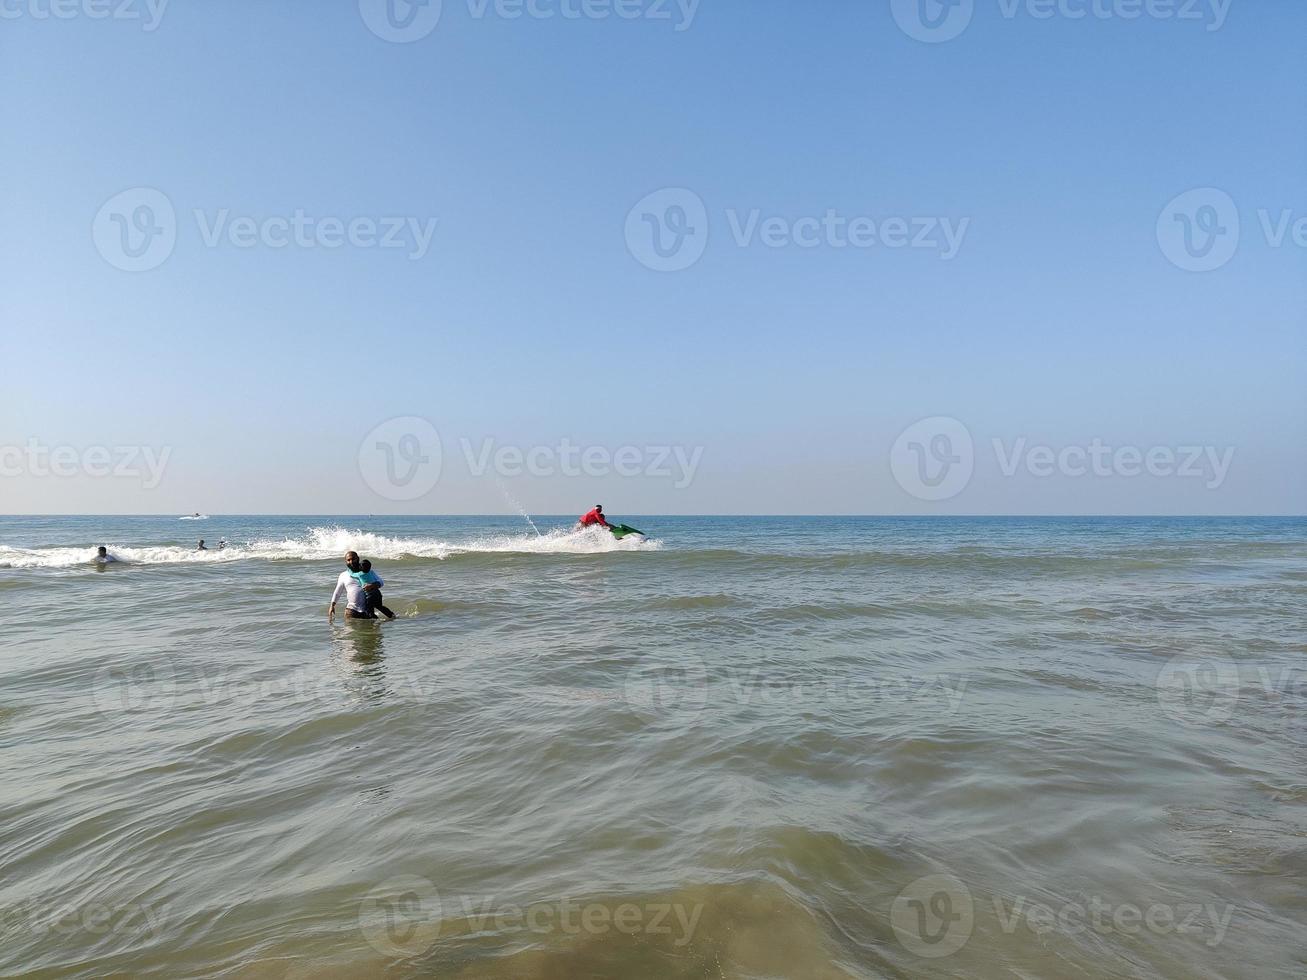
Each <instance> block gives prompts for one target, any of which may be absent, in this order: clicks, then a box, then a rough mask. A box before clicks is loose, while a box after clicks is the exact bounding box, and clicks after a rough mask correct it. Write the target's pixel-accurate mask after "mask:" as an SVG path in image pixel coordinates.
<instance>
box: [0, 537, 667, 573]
mask: <svg viewBox="0 0 1307 980" xmlns="http://www.w3.org/2000/svg"><path fill="white" fill-rule="evenodd" d="M106 545H107V547H108V550H109V554H111V555H113V556H114V557H115V558H117V559H118V561H119V562H125V563H128V564H133V565H180V564H188V565H205V564H223V563H228V562H236V561H251V560H256V561H335V560H338V559H339V558H340V556H341V555H343V554H344V553H345V552H346V551H357V552H358V553H359V554H360V555H362V556H364V557H365V558H372V559H377V560H386V561H399V560H403V559H410V558H433V559H438V560H442V561H443V560H445V559H448V558H454V557H457V556H458V555H465V554H525V555H598V554H606V553H608V552H616V551H621V552H634V551H657V550H659V549H660V548H661V547H662V543H661V542H659V541H657V540H651V539H645V538H636V537H627V538H623V539H621V540H618V539H617V538H614V537H613V536H612V535H611V534H610V533H608V532H607V531H605V530H603V529H602V528H585V529H583V530H574V529H568V528H559V529H556V530H553V531H549V532H548V533H546V534H540V535H535V534H496V535H487V536H484V537H478V538H472V539H470V540H468V541H463V542H454V541H446V540H441V539H439V538H396V537H389V536H387V535H384V534H373V533H372V532H370V531H363V530H357V529H355V530H351V529H349V528H343V527H311V528H308V530H307V532H306V533H305V534H304V535H303V536H301V537H291V538H258V539H255V540H252V541H248V542H242V543H230V544H228V545H227V547H225V548H222V549H218V548H217V547H213V548H209V549H208V550H207V551H197V550H196V549H195V547H194V546H193V545H175V544H159V545H131V544H121V545H119V544H113V543H109V542H106ZM95 547H96V546H95V545H90V544H88V545H86V546H85V547H77V548H70V547H49V548H30V549H28V548H11V547H7V546H4V545H0V568H76V567H78V566H83V565H85V566H90V565H93V564H94V557H95Z"/></svg>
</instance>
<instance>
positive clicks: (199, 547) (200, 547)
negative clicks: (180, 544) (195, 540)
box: [195, 538, 209, 551]
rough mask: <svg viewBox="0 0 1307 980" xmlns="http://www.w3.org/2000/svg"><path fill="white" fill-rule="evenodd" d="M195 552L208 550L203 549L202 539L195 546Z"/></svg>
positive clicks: (206, 549)
mask: <svg viewBox="0 0 1307 980" xmlns="http://www.w3.org/2000/svg"><path fill="white" fill-rule="evenodd" d="M195 550H196V551H208V550H209V549H208V548H206V547H204V539H203V538H200V543H199V544H197V545H196V546H195Z"/></svg>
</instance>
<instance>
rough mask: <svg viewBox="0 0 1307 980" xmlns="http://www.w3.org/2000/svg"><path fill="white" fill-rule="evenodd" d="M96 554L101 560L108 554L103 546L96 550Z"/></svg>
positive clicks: (107, 550)
mask: <svg viewBox="0 0 1307 980" xmlns="http://www.w3.org/2000/svg"><path fill="white" fill-rule="evenodd" d="M96 554H97V555H99V556H100V557H101V558H104V557H105V556H106V555H108V554H109V549H108V548H106V547H105V546H104V545H100V547H99V548H97V549H96Z"/></svg>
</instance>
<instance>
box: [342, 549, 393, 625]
mask: <svg viewBox="0 0 1307 980" xmlns="http://www.w3.org/2000/svg"><path fill="white" fill-rule="evenodd" d="M359 568H360V571H357V572H351V573H350V574H351V575H352V576H353V577H354V579H355V581H357V582H358V584H359V585H361V586H363V598H364V600H366V602H367V604H368V612H376V611H377V610H381V612H382V613H383V614H384V615H385V617H386V618H387V619H394V618H395V614H394V613H393V612H391V611H390V610H389V609H387V608H386V605H385V600H383V599H382V598H381V587H382V586H383V585H385V584H386V583H385V582H383V581H382V580H381V576H380V575H378V574H377V573H376V572H374V571H373V570H372V562H370V561H368V560H367V559H366V558H364V559H363V563H362V564H361V565H359ZM369 585H374V586H376V588H373V589H369V588H368V586H369Z"/></svg>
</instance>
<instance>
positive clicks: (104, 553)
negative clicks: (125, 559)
mask: <svg viewBox="0 0 1307 980" xmlns="http://www.w3.org/2000/svg"><path fill="white" fill-rule="evenodd" d="M91 560H92V561H93V562H95V563H96V564H97V565H107V564H109V562H111V561H117V560H118V559H117V558H115V557H114V556H113V555H111V554H109V549H108V548H106V547H105V546H104V545H100V547H99V548H97V549H96V552H95V557H94V558H92V559H91Z"/></svg>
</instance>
